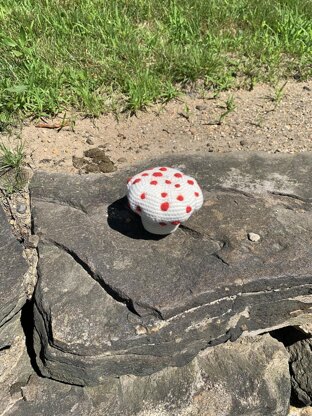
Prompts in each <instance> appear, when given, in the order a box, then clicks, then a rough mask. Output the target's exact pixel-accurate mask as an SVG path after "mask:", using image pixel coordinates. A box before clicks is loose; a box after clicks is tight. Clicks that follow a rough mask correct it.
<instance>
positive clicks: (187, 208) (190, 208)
mask: <svg viewBox="0 0 312 416" xmlns="http://www.w3.org/2000/svg"><path fill="white" fill-rule="evenodd" d="M185 211H186V212H187V213H188V214H189V213H190V212H191V211H192V207H190V206H189V205H188V206H187V207H186V208H185Z"/></svg>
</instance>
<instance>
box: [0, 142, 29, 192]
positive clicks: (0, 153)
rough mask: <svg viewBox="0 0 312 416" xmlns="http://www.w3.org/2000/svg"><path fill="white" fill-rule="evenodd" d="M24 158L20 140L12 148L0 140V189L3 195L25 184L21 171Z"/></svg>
mask: <svg viewBox="0 0 312 416" xmlns="http://www.w3.org/2000/svg"><path fill="white" fill-rule="evenodd" d="M24 159H25V153H24V145H23V143H22V142H19V143H18V144H17V145H16V146H15V147H14V148H13V147H8V146H6V145H4V144H3V143H1V142H0V190H1V191H2V192H4V194H5V195H10V194H12V193H13V192H16V191H18V190H20V189H21V188H22V187H23V186H24V185H25V178H24V175H23V172H22V167H23V164H24Z"/></svg>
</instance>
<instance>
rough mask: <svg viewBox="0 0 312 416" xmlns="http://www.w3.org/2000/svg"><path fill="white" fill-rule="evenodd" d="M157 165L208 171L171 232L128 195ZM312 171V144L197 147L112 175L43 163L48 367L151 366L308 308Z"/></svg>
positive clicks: (42, 362) (125, 369) (43, 327)
mask: <svg viewBox="0 0 312 416" xmlns="http://www.w3.org/2000/svg"><path fill="white" fill-rule="evenodd" d="M157 164H159V165H170V166H173V165H174V166H176V167H179V168H181V169H182V170H185V172H187V173H189V174H190V175H192V176H194V177H195V178H196V179H197V180H198V182H199V183H200V184H201V186H202V188H203V192H204V197H205V203H204V206H203V208H202V209H201V211H200V212H199V213H198V214H196V215H194V216H193V217H192V219H191V220H190V221H189V222H187V223H186V225H185V226H182V227H180V228H179V229H178V231H177V232H175V233H174V234H172V235H169V236H166V237H164V238H159V237H157V236H153V235H150V234H148V233H147V232H145V231H144V229H143V227H142V225H141V223H140V219H139V217H137V216H136V215H135V214H132V213H131V212H130V211H129V210H128V208H127V206H126V201H125V200H124V198H123V196H124V195H125V181H126V178H127V176H130V175H131V174H133V173H136V172H137V171H139V170H140V169H143V168H146V167H149V166H153V165H154V166H155V165H157ZM311 174H312V155H309V154H299V155H295V156H293V155H289V156H284V155H283V156H281V155H278V156H275V155H274V156H269V155H259V154H250V155H246V154H224V155H210V156H205V157H198V156H192V157H191V156H188V157H181V158H179V159H178V158H172V159H170V160H169V159H167V160H161V161H158V162H154V163H152V162H149V163H147V164H145V165H144V166H143V165H142V166H141V167H137V168H132V169H131V170H128V171H124V172H119V173H116V174H114V175H111V176H104V175H100V176H99V175H92V176H89V175H88V176H69V175H64V174H48V173H43V172H41V173H40V172H39V173H36V174H35V175H34V177H33V180H32V183H31V187H30V189H31V200H32V215H33V222H34V232H35V233H36V234H37V235H39V236H40V243H39V246H38V250H39V269H38V271H39V282H38V285H37V288H36V292H35V315H34V318H35V349H36V353H37V362H38V365H39V367H40V369H41V371H42V373H43V374H44V375H46V376H48V377H52V378H55V379H57V380H62V381H66V382H70V383H74V384H78V385H96V384H98V383H103V382H104V380H105V379H106V377H107V376H122V375H149V374H152V373H153V372H156V371H159V370H161V369H163V368H165V367H167V366H184V365H185V364H187V363H189V362H190V361H191V360H192V359H193V358H194V357H195V356H196V354H198V352H199V351H200V350H203V349H205V348H206V347H207V346H213V345H216V344H219V343H222V342H224V341H226V340H229V339H231V340H234V339H236V338H237V337H239V336H240V335H241V334H242V332H248V331H249V332H257V331H266V330H268V329H270V328H272V327H278V326H284V325H287V323H288V322H289V320H290V319H292V317H294V316H296V315H300V314H301V313H308V312H309V311H310V309H311V304H312V296H311V295H310V293H311V289H312V284H311V271H312V267H311V263H310V262H309V261H307V259H309V258H311V255H312V247H311V231H312V213H311V208H312V206H311V201H312V188H311V186H310V178H311ZM251 232H253V233H256V234H258V235H259V236H260V237H261V239H260V240H259V241H258V242H257V243H254V242H252V241H250V240H249V239H248V233H251Z"/></svg>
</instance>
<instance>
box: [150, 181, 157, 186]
mask: <svg viewBox="0 0 312 416" xmlns="http://www.w3.org/2000/svg"><path fill="white" fill-rule="evenodd" d="M150 184H151V185H157V184H158V182H157V181H151V182H150Z"/></svg>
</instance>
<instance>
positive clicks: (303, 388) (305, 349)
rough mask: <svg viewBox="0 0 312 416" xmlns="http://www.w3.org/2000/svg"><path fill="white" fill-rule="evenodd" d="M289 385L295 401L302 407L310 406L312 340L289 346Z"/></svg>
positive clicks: (308, 339)
mask: <svg viewBox="0 0 312 416" xmlns="http://www.w3.org/2000/svg"><path fill="white" fill-rule="evenodd" d="M287 349H288V351H289V354H290V370H291V384H292V388H293V393H294V396H295V397H296V399H297V400H298V401H299V402H300V403H301V404H303V405H305V406H307V405H309V406H311V404H312V364H311V362H312V338H311V337H310V338H307V339H303V340H300V341H297V342H295V343H294V344H292V345H290V346H289V347H288V348H287Z"/></svg>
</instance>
